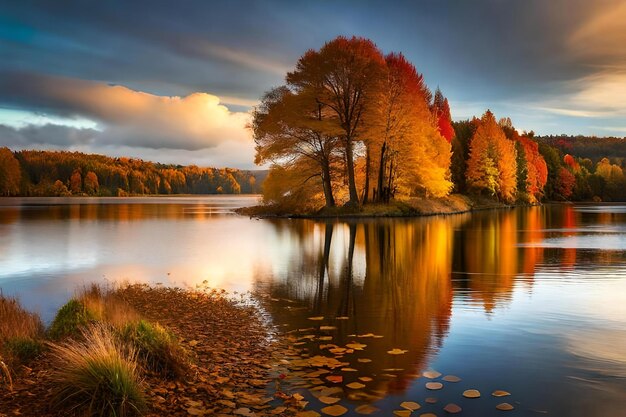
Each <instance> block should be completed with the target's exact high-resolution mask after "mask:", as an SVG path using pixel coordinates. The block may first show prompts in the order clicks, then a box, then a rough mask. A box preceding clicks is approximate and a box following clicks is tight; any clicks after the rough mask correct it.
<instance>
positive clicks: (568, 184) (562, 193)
mask: <svg viewBox="0 0 626 417" xmlns="http://www.w3.org/2000/svg"><path fill="white" fill-rule="evenodd" d="M556 178H557V180H556V184H555V186H554V193H555V195H556V196H557V197H558V198H560V199H563V200H569V198H570V197H571V196H572V194H573V192H574V186H575V185H576V178H575V177H574V174H572V173H571V172H570V170H569V169H567V168H565V167H561V168H559V171H558V173H557V177H556Z"/></svg>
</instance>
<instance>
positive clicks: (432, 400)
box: [426, 397, 437, 404]
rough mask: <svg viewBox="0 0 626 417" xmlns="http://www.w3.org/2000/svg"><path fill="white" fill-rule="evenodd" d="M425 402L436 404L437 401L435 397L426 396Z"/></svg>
mask: <svg viewBox="0 0 626 417" xmlns="http://www.w3.org/2000/svg"><path fill="white" fill-rule="evenodd" d="M426 402H427V403H428V404H436V403H437V399H436V398H435V397H428V398H426Z"/></svg>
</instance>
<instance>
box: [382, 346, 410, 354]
mask: <svg viewBox="0 0 626 417" xmlns="http://www.w3.org/2000/svg"><path fill="white" fill-rule="evenodd" d="M407 352H408V350H403V349H398V348H393V349H391V350H388V351H387V353H388V354H390V355H402V354H403V353H407Z"/></svg>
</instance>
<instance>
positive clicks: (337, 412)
mask: <svg viewBox="0 0 626 417" xmlns="http://www.w3.org/2000/svg"><path fill="white" fill-rule="evenodd" d="M321 411H322V413H324V414H328V415H329V416H333V417H337V416H342V415H344V414H346V413H347V412H348V409H347V408H346V407H343V406H341V405H339V404H335V405H331V406H328V407H324V408H322V410H321Z"/></svg>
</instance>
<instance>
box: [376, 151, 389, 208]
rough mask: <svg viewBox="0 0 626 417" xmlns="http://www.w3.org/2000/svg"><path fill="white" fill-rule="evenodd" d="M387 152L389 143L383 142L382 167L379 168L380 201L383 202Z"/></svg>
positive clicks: (381, 152)
mask: <svg viewBox="0 0 626 417" xmlns="http://www.w3.org/2000/svg"><path fill="white" fill-rule="evenodd" d="M386 150H387V141H384V142H383V146H382V147H381V148H380V165H379V166H378V185H377V187H378V201H379V202H382V201H383V199H384V195H383V187H384V186H385V152H386Z"/></svg>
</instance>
